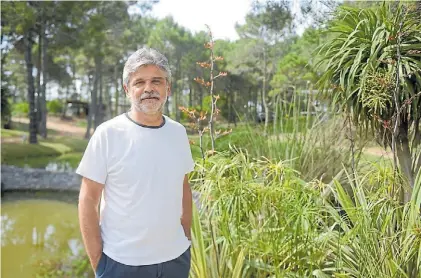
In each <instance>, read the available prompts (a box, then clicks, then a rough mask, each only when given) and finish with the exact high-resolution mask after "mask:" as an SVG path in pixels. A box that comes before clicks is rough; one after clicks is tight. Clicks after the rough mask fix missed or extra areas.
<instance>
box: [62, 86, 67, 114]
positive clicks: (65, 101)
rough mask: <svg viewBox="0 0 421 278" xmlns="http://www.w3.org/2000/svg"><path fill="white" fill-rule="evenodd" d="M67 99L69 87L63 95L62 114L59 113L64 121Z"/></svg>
mask: <svg viewBox="0 0 421 278" xmlns="http://www.w3.org/2000/svg"><path fill="white" fill-rule="evenodd" d="M68 97H69V85H67V86H66V93H65V95H64V104H63V110H62V113H61V118H62V119H64V118H65V117H66V112H67V99H68Z"/></svg>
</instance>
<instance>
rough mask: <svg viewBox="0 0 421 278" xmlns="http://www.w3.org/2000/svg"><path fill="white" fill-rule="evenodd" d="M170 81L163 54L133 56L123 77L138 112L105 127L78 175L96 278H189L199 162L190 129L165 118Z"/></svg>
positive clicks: (81, 215) (86, 238) (93, 140)
mask: <svg viewBox="0 0 421 278" xmlns="http://www.w3.org/2000/svg"><path fill="white" fill-rule="evenodd" d="M170 80H171V72H170V68H169V65H168V62H167V59H166V58H165V57H164V56H163V55H162V54H161V53H159V52H158V51H156V50H154V49H150V48H142V49H139V50H138V51H136V52H135V53H133V54H132V55H131V56H130V57H129V59H128V60H127V62H126V64H125V66H124V71H123V83H124V84H123V87H124V91H125V92H126V95H127V97H128V98H129V99H130V102H131V109H130V111H129V112H127V113H124V114H121V115H119V116H117V117H115V118H113V119H111V120H109V121H106V122H104V123H103V124H101V125H100V126H98V128H97V129H96V130H95V132H94V134H93V135H92V138H91V139H90V141H89V144H88V146H87V148H86V151H85V153H84V155H83V158H82V160H81V162H80V165H79V167H78V168H77V170H76V172H77V173H78V174H79V175H81V176H82V184H81V189H80V196H79V222H80V228H81V233H82V238H83V242H84V245H85V249H86V252H87V254H88V256H89V259H90V262H91V265H92V268H93V269H94V271H95V274H96V277H101V278H102V277H104V278H107V277H112V278H117V277H124V278H131V277H141V278H149V277H151V278H152V277H154V278H156V277H162V278H187V277H188V275H189V270H190V259H191V256H190V228H191V221H192V219H191V218H192V193H191V190H190V186H189V183H188V176H187V174H188V173H189V172H191V171H192V170H193V168H194V161H193V159H192V155H191V151H190V145H189V141H188V137H187V133H186V129H185V128H184V127H183V126H182V125H181V124H179V123H177V122H175V121H173V120H171V119H170V118H168V117H167V116H165V115H163V113H162V110H163V107H164V105H165V102H166V100H167V97H168V96H169V95H170ZM101 196H102V198H101ZM101 199H102V200H101ZM100 200H101V202H100ZM98 207H100V209H98ZM99 211H100V213H99Z"/></svg>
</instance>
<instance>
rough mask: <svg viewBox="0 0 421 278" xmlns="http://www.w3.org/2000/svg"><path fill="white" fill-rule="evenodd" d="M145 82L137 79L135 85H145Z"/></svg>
mask: <svg viewBox="0 0 421 278" xmlns="http://www.w3.org/2000/svg"><path fill="white" fill-rule="evenodd" d="M143 84H145V81H137V82H136V83H135V85H143Z"/></svg>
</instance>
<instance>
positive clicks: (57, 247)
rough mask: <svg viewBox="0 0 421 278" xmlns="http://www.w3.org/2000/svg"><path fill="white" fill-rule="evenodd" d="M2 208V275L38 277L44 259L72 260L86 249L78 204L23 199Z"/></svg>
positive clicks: (5, 276) (23, 277)
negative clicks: (78, 214)
mask: <svg viewBox="0 0 421 278" xmlns="http://www.w3.org/2000/svg"><path fill="white" fill-rule="evenodd" d="M1 207H2V211H1V252H2V256H1V265H2V267H1V277H4V278H9V277H10V278H15V277H22V278H25V277H36V274H37V272H38V271H39V269H40V264H42V262H45V261H58V262H71V261H72V259H74V258H76V257H78V256H80V254H81V252H84V251H83V249H82V248H83V245H82V241H81V237H80V232H79V225H78V218H77V206H76V204H70V203H65V202H61V201H51V200H19V201H6V202H5V201H3V202H2V206H1Z"/></svg>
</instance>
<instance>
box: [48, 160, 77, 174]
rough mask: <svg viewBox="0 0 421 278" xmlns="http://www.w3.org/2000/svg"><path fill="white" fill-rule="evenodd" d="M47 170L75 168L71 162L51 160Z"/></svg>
mask: <svg viewBox="0 0 421 278" xmlns="http://www.w3.org/2000/svg"><path fill="white" fill-rule="evenodd" d="M45 170H48V171H56V172H57V171H58V172H72V171H73V170H74V169H73V167H72V166H71V164H70V163H69V162H50V163H48V164H47V166H45Z"/></svg>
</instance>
